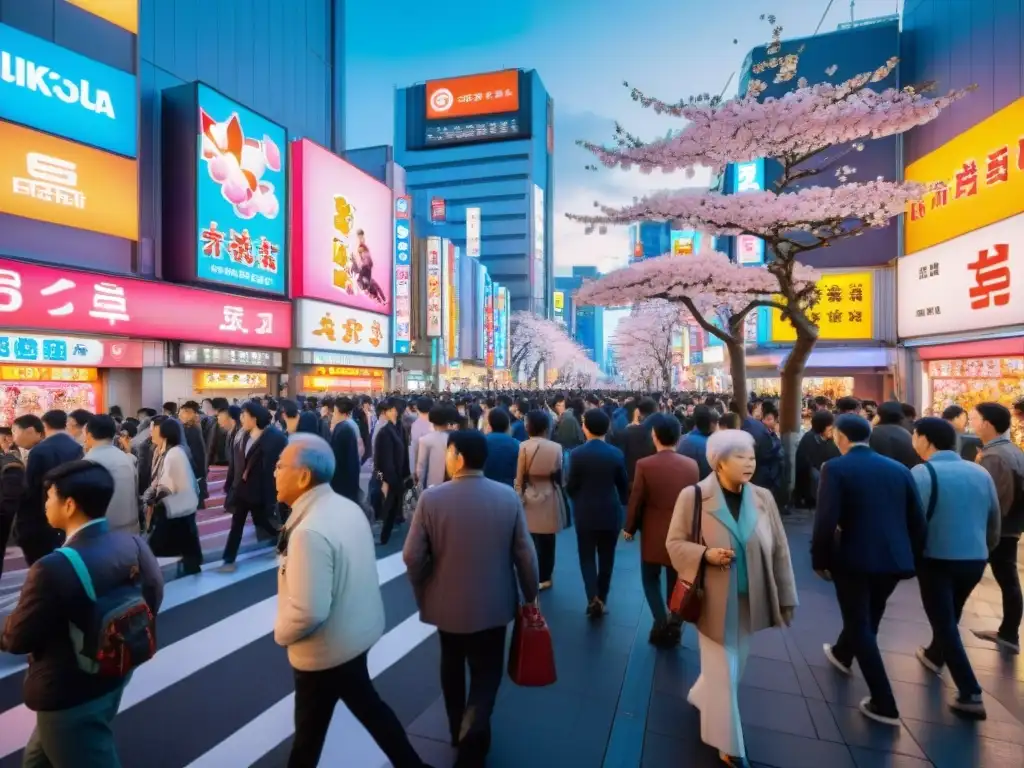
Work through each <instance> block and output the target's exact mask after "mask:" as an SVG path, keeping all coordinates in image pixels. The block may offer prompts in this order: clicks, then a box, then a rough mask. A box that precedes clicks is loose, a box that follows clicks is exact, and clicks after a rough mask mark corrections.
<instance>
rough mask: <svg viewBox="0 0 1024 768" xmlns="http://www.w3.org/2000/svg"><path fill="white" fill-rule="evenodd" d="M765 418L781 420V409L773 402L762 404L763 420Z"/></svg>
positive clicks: (768, 401) (767, 401)
mask: <svg viewBox="0 0 1024 768" xmlns="http://www.w3.org/2000/svg"><path fill="white" fill-rule="evenodd" d="M765 416H774V417H775V418H776V419H777V418H779V407H778V406H777V405H775V403H774V402H772V401H771V400H765V401H764V402H763V403H761V418H762V419H763V418H764V417H765Z"/></svg>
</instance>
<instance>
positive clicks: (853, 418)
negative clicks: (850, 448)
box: [835, 413, 871, 443]
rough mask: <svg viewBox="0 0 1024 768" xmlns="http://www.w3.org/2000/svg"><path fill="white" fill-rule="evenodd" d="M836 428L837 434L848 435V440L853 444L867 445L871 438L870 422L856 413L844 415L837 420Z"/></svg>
mask: <svg viewBox="0 0 1024 768" xmlns="http://www.w3.org/2000/svg"><path fill="white" fill-rule="evenodd" d="M835 428H836V431H837V432H842V433H843V434H844V435H846V439H847V440H849V441H850V442H851V443H866V442H867V440H868V438H869V437H871V424H870V422H868V420H867V419H865V418H864V417H863V416H858V415H857V414H855V413H844V414H843V415H842V416H840V417H839V418H838V419H836V425H835Z"/></svg>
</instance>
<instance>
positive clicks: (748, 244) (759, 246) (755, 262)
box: [732, 159, 764, 267]
mask: <svg viewBox="0 0 1024 768" xmlns="http://www.w3.org/2000/svg"><path fill="white" fill-rule="evenodd" d="M732 182H733V183H732V191H733V194H734V195H735V194H740V193H743V192H760V191H762V190H763V189H764V160H760V159H759V160H750V161H749V162H746V163H736V165H735V166H733V180H732ZM736 263H737V264H740V265H742V266H744V267H759V266H761V265H762V264H764V240H762V239H761V238H759V237H754V236H753V235H737V236H736Z"/></svg>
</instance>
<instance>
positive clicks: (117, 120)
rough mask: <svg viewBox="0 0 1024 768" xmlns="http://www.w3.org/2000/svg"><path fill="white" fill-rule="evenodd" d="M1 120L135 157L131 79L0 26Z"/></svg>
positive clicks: (135, 120)
mask: <svg viewBox="0 0 1024 768" xmlns="http://www.w3.org/2000/svg"><path fill="white" fill-rule="evenodd" d="M0 119H3V120H10V121H11V122H12V123H20V124H21V125H26V126H28V127H30V128H38V129H39V130H41V131H45V132H46V133H52V134H54V135H55V136H63V137H64V138H66V139H71V140H72V141H78V142H81V143H82V144H88V145H90V146H93V147H96V148H98V149H105V150H107V151H109V152H116V153H117V154H119V155H124V156H125V157H135V156H136V153H137V150H138V148H137V141H138V136H137V134H138V104H137V100H136V92H135V77H134V75H129V74H128V73H127V72H122V71H121V70H119V69H114V68H113V67H108V66H106V65H105V64H100V63H99V62H96V61H93V60H91V59H87V58H86V57H85V56H79V55H78V54H77V53H73V52H71V51H69V50H67V49H66V48H61V47H60V46H59V45H54V44H53V43H51V42H48V41H46V40H43V39H42V38H39V37H36V36H34V35H30V34H27V33H25V32H21V31H20V30H17V29H14V28H13V27H8V26H7V25H6V24H0Z"/></svg>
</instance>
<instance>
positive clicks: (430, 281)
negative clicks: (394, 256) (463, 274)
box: [427, 237, 442, 338]
mask: <svg viewBox="0 0 1024 768" xmlns="http://www.w3.org/2000/svg"><path fill="white" fill-rule="evenodd" d="M441 280H442V272H441V238H440V237H428V238H427V336H429V337H431V338H433V337H439V336H440V335H441V330H442V322H441V321H442V306H441V292H442V291H441Z"/></svg>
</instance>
